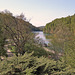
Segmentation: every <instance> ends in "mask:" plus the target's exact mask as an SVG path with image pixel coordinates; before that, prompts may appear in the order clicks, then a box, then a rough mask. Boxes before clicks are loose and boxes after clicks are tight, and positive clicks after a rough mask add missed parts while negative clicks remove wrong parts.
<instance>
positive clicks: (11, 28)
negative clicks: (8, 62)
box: [4, 18, 32, 56]
mask: <svg viewBox="0 0 75 75" xmlns="http://www.w3.org/2000/svg"><path fill="white" fill-rule="evenodd" d="M15 23H16V24H15V25H13V24H12V25H9V24H8V23H7V21H6V20H5V22H4V29H5V30H6V32H7V33H8V34H9V36H10V38H11V39H12V40H13V42H14V44H15V47H16V55H17V56H18V53H20V54H22V55H23V54H24V53H25V48H24V46H25V44H26V43H27V42H29V40H30V39H31V36H32V34H31V32H30V28H28V27H27V26H26V22H25V21H24V20H22V19H18V18H16V19H15Z"/></svg>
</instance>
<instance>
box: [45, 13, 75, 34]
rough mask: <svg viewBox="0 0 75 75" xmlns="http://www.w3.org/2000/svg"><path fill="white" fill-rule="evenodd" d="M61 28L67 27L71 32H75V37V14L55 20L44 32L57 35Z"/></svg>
mask: <svg viewBox="0 0 75 75" xmlns="http://www.w3.org/2000/svg"><path fill="white" fill-rule="evenodd" d="M59 27H60V28H61V27H67V28H68V29H69V31H71V32H73V34H74V35H75V14H74V15H73V16H68V17H65V18H64V17H62V18H59V19H55V20H53V21H52V22H50V23H48V24H46V26H45V28H44V32H46V33H56V32H58V31H59V30H60V28H59Z"/></svg>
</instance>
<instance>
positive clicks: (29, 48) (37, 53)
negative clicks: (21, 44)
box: [25, 43, 49, 57]
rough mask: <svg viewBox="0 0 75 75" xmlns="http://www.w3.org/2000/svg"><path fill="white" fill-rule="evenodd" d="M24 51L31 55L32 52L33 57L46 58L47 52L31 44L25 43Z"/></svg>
mask: <svg viewBox="0 0 75 75" xmlns="http://www.w3.org/2000/svg"><path fill="white" fill-rule="evenodd" d="M25 50H26V52H28V53H31V52H32V51H34V53H33V55H34V56H38V57H40V56H45V57H47V56H48V54H49V53H48V52H47V51H45V50H44V49H43V48H42V47H38V46H37V45H34V44H33V43H27V44H26V45H25Z"/></svg>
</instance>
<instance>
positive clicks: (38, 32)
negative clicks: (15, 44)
mask: <svg viewBox="0 0 75 75" xmlns="http://www.w3.org/2000/svg"><path fill="white" fill-rule="evenodd" d="M33 33H36V36H35V38H36V39H37V38H38V37H39V38H40V39H42V40H43V41H42V42H44V43H45V44H47V45H48V44H49V43H50V41H49V39H46V34H44V33H43V31H34V32H33Z"/></svg>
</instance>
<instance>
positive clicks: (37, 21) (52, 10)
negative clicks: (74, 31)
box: [0, 0, 75, 27]
mask: <svg viewBox="0 0 75 75" xmlns="http://www.w3.org/2000/svg"><path fill="white" fill-rule="evenodd" d="M5 9H7V10H9V11H10V12H12V13H13V14H14V15H20V14H21V13H24V14H25V17H26V18H27V19H31V20H30V23H32V24H33V25H34V26H36V27H38V26H45V25H46V24H47V23H49V22H51V21H53V20H54V19H56V18H61V17H66V16H69V15H73V14H75V0H0V11H3V10H5Z"/></svg>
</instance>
